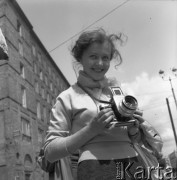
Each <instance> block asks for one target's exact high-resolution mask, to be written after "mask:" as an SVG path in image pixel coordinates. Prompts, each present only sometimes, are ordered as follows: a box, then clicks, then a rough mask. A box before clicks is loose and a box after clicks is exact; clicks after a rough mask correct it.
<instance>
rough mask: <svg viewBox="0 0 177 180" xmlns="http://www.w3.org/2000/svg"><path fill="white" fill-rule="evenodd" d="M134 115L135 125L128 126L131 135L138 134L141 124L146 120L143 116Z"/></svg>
mask: <svg viewBox="0 0 177 180" xmlns="http://www.w3.org/2000/svg"><path fill="white" fill-rule="evenodd" d="M133 117H134V118H135V123H134V125H133V126H128V128H127V129H128V134H129V135H130V136H134V135H137V134H138V133H139V126H140V124H142V123H143V122H144V121H145V120H144V119H143V117H142V116H140V115H137V114H134V115H133Z"/></svg>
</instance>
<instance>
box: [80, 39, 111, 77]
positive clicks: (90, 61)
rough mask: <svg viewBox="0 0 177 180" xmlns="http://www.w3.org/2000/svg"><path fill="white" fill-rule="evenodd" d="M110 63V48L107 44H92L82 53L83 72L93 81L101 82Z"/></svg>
mask: <svg viewBox="0 0 177 180" xmlns="http://www.w3.org/2000/svg"><path fill="white" fill-rule="evenodd" d="M110 61H111V47H110V44H109V43H108V42H104V43H102V44H101V43H97V42H95V43H93V44H91V45H90V46H89V47H88V48H87V49H86V50H85V51H84V53H83V55H82V58H81V61H80V62H81V64H82V66H83V71H84V72H85V73H86V74H87V75H88V76H89V77H90V78H92V79H93V80H101V79H103V77H104V75H105V74H106V72H107V71H108V69H109V67H110Z"/></svg>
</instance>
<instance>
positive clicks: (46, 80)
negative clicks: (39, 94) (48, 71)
mask: <svg viewBox="0 0 177 180" xmlns="http://www.w3.org/2000/svg"><path fill="white" fill-rule="evenodd" d="M44 80H45V84H46V86H48V79H47V76H46V75H45V78H44Z"/></svg>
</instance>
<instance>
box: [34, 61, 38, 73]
mask: <svg viewBox="0 0 177 180" xmlns="http://www.w3.org/2000/svg"><path fill="white" fill-rule="evenodd" d="M34 73H35V74H37V64H36V63H34Z"/></svg>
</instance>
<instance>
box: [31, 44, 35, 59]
mask: <svg viewBox="0 0 177 180" xmlns="http://www.w3.org/2000/svg"><path fill="white" fill-rule="evenodd" d="M32 54H33V56H35V57H36V48H35V46H34V45H32Z"/></svg>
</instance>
